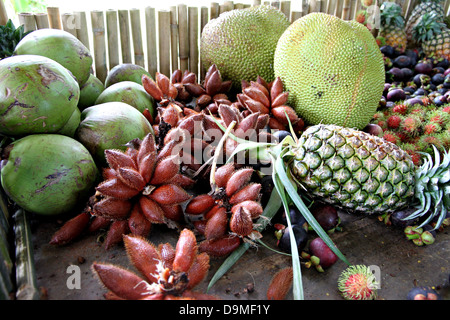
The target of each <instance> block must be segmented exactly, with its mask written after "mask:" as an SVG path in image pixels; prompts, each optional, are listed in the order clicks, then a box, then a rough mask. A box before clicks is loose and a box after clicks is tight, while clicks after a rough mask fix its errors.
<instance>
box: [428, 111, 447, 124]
mask: <svg viewBox="0 0 450 320" xmlns="http://www.w3.org/2000/svg"><path fill="white" fill-rule="evenodd" d="M427 119H428V121H430V122H434V123H437V124H439V125H440V126H443V125H444V124H445V123H446V122H448V120H449V119H450V116H449V114H448V113H447V112H445V111H443V110H434V111H432V112H430V113H429V114H428V116H427Z"/></svg>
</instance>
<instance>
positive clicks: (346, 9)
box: [341, 0, 350, 20]
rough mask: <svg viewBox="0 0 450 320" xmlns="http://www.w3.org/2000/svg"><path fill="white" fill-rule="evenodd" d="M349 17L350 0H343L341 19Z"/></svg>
mask: <svg viewBox="0 0 450 320" xmlns="http://www.w3.org/2000/svg"><path fill="white" fill-rule="evenodd" d="M349 18H350V0H344V2H343V4H342V16H341V19H342V20H349Z"/></svg>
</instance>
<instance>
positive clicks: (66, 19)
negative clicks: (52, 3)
mask: <svg viewBox="0 0 450 320" xmlns="http://www.w3.org/2000/svg"><path fill="white" fill-rule="evenodd" d="M75 20H76V17H75V15H74V14H73V13H63V14H62V15H61V23H62V26H63V30H64V31H67V32H69V33H70V34H72V35H74V36H75V37H76V36H77V29H76V21H75Z"/></svg>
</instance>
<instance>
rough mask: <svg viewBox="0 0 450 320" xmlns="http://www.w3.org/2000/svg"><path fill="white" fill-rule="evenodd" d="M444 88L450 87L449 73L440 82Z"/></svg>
mask: <svg viewBox="0 0 450 320" xmlns="http://www.w3.org/2000/svg"><path fill="white" fill-rule="evenodd" d="M442 84H443V85H444V88H446V89H450V74H448V75H446V76H445V79H444V82H443V83H442Z"/></svg>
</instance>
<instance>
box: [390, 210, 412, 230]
mask: <svg viewBox="0 0 450 320" xmlns="http://www.w3.org/2000/svg"><path fill="white" fill-rule="evenodd" d="M414 211H416V209H415V208H406V209H403V210H398V211H395V212H393V213H392V214H391V217H390V220H391V223H392V225H393V226H394V227H397V228H406V227H407V226H412V225H414V224H415V223H416V222H417V219H406V218H408V217H409V216H410V215H411V214H413V213H414Z"/></svg>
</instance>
